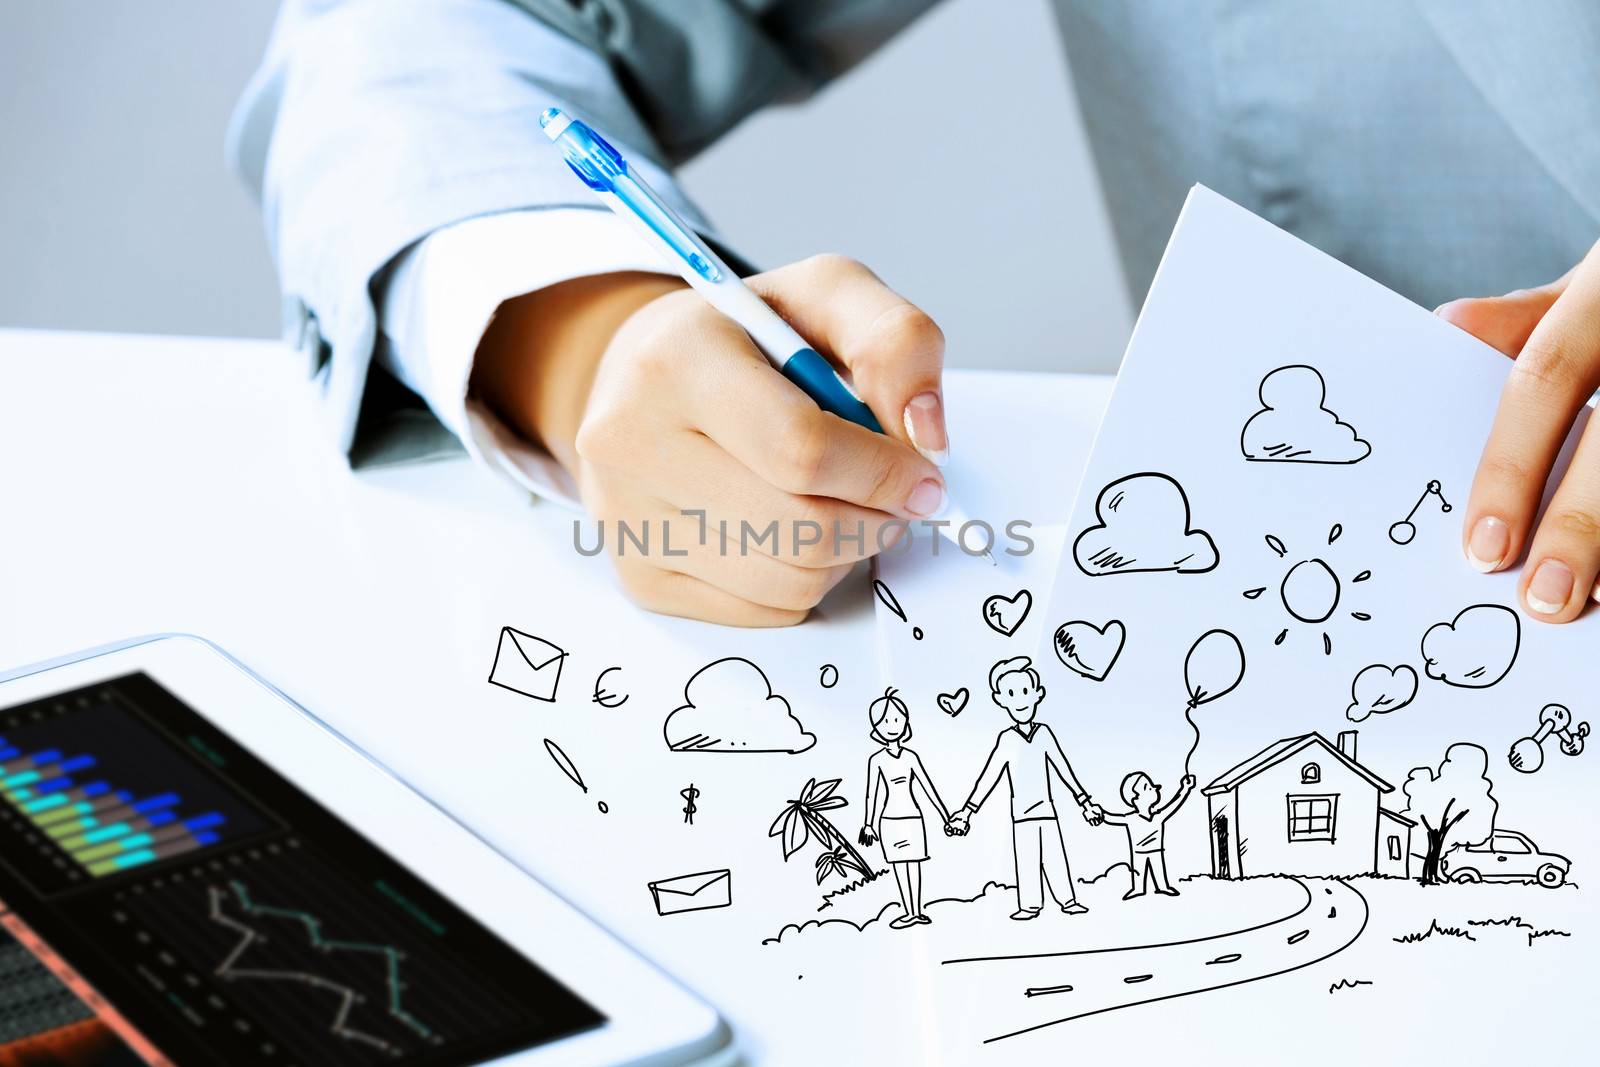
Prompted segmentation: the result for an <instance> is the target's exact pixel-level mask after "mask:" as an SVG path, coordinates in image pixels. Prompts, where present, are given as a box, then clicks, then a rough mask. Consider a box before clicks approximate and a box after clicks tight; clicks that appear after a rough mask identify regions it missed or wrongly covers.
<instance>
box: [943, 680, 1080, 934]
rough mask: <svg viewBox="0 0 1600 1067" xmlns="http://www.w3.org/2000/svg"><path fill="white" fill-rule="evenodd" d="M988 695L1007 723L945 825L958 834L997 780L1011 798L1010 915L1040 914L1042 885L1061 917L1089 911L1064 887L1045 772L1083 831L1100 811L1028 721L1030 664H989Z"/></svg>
mask: <svg viewBox="0 0 1600 1067" xmlns="http://www.w3.org/2000/svg"><path fill="white" fill-rule="evenodd" d="M989 698H990V699H991V700H993V701H994V702H995V703H996V704H998V705H999V706H1000V707H1002V708H1004V709H1005V710H1006V713H1007V714H1009V715H1010V716H1011V723H1012V725H1010V726H1008V727H1006V728H1005V729H1004V730H1002V731H1000V735H999V736H998V737H997V738H995V742H994V750H993V751H992V752H990V753H989V759H988V761H987V762H986V763H985V764H984V765H983V771H982V772H981V773H980V774H979V775H978V781H977V784H975V785H974V786H973V787H972V795H971V796H969V797H968V798H967V802H966V804H965V805H963V807H962V808H961V810H960V811H958V812H957V813H956V814H955V815H954V816H952V818H951V823H952V826H953V827H954V828H955V831H956V832H957V833H963V834H964V833H966V832H967V827H968V825H969V822H970V820H971V818H972V815H973V813H974V812H976V811H977V810H978V808H979V807H980V806H982V804H983V802H984V801H985V800H987V799H988V798H989V794H990V793H992V792H994V787H995V786H996V785H998V784H999V783H1000V779H1001V777H1002V776H1003V777H1004V778H1005V779H1006V781H1007V783H1008V789H1009V792H1010V793H1011V841H1012V851H1013V853H1014V855H1015V858H1016V864H1017V868H1016V870H1017V910H1016V911H1015V912H1013V913H1012V915H1011V917H1012V918H1013V919H1018V920H1026V919H1032V918H1034V917H1035V916H1036V915H1038V914H1039V912H1040V911H1042V910H1043V909H1044V890H1045V888H1046V885H1048V887H1049V890H1050V895H1051V896H1052V897H1053V898H1054V899H1055V901H1056V903H1058V904H1060V905H1061V910H1062V911H1063V912H1064V913H1066V914H1067V915H1082V914H1083V913H1084V912H1086V911H1088V910H1089V909H1088V908H1086V907H1084V906H1083V905H1082V904H1080V903H1078V899H1077V894H1076V892H1074V890H1073V888H1072V871H1071V869H1070V868H1069V867H1068V866H1067V848H1066V845H1065V844H1064V843H1063V842H1062V839H1061V826H1060V824H1059V823H1057V822H1056V808H1055V801H1054V798H1053V796H1052V793H1051V784H1050V770H1051V768H1052V767H1053V768H1055V773H1056V775H1057V776H1058V777H1059V778H1060V779H1061V781H1063V782H1065V783H1066V785H1067V788H1068V789H1070V790H1071V791H1072V796H1073V799H1074V800H1076V801H1077V802H1078V807H1079V808H1080V809H1081V810H1082V812H1083V817H1084V819H1085V820H1087V821H1088V822H1089V824H1090V825H1091V826H1097V825H1099V823H1100V820H1101V818H1102V816H1103V814H1104V813H1103V812H1102V811H1101V810H1100V807H1099V805H1097V804H1095V803H1094V802H1093V801H1091V800H1090V799H1089V794H1088V793H1087V792H1085V791H1084V788H1083V786H1082V785H1080V784H1079V783H1078V777H1077V775H1075V774H1074V773H1073V772H1072V765H1071V764H1070V763H1068V762H1067V754H1066V753H1065V752H1063V751H1062V750H1061V744H1060V742H1058V741H1057V740H1056V735H1055V734H1054V733H1052V732H1051V730H1050V727H1048V726H1046V725H1045V724H1044V723H1042V722H1036V721H1034V716H1035V715H1036V714H1037V713H1038V710H1039V702H1040V701H1042V700H1043V699H1044V686H1043V685H1041V684H1040V682H1039V672H1038V671H1036V670H1034V667H1033V661H1032V660H1030V659H1028V657H1027V656H1017V657H1015V658H1013V659H1006V660H1001V661H1000V662H999V663H996V664H995V665H994V666H993V667H992V668H991V669H990V671H989Z"/></svg>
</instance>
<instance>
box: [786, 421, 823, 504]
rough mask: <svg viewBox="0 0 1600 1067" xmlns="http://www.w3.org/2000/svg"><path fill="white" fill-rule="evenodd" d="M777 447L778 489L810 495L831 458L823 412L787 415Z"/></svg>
mask: <svg viewBox="0 0 1600 1067" xmlns="http://www.w3.org/2000/svg"><path fill="white" fill-rule="evenodd" d="M777 443H778V453H777V456H776V460H777V475H778V478H779V479H780V484H779V488H781V489H786V490H788V491H789V492H791V493H805V492H808V491H809V490H810V489H811V488H812V487H813V486H815V485H816V484H817V482H818V480H819V478H820V477H821V475H822V467H823V464H824V463H825V462H827V456H828V424H827V423H826V421H824V417H823V415H822V411H821V409H818V410H817V411H815V412H811V411H800V410H797V411H795V412H792V413H791V414H790V415H788V416H787V417H786V418H785V419H784V420H783V423H782V425H781V427H780V428H779V431H778V442H777Z"/></svg>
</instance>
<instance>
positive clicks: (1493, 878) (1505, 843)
mask: <svg viewBox="0 0 1600 1067" xmlns="http://www.w3.org/2000/svg"><path fill="white" fill-rule="evenodd" d="M1439 866H1440V869H1441V871H1442V873H1443V874H1444V876H1445V878H1447V879H1449V880H1450V881H1452V882H1528V883H1530V884H1537V885H1542V886H1544V887H1545V888H1546V889H1559V888H1560V887H1561V886H1562V885H1564V884H1565V883H1566V880H1567V872H1568V871H1570V870H1571V869H1572V861H1571V860H1569V859H1567V857H1565V856H1561V855H1558V854H1556V853H1554V852H1542V851H1540V849H1539V846H1538V845H1536V844H1534V843H1533V840H1532V839H1531V838H1530V837H1528V835H1527V834H1521V833H1518V832H1517V831H1515V830H1496V831H1495V832H1494V833H1493V834H1491V835H1490V836H1489V839H1488V840H1487V841H1484V842H1482V843H1481V844H1477V845H1457V846H1456V847H1454V848H1452V849H1450V850H1449V851H1448V852H1446V853H1445V854H1444V855H1443V856H1441V857H1440V859H1439Z"/></svg>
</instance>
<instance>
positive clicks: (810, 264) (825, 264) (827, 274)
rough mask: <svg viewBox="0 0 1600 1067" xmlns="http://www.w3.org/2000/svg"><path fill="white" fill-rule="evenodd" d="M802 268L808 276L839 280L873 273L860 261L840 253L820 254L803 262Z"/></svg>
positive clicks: (801, 263) (801, 262)
mask: <svg viewBox="0 0 1600 1067" xmlns="http://www.w3.org/2000/svg"><path fill="white" fill-rule="evenodd" d="M800 266H801V267H803V268H804V269H805V271H806V273H807V274H810V275H812V276H814V277H817V278H828V279H838V278H847V277H850V276H851V275H857V274H870V273H871V272H870V271H868V270H867V268H866V265H865V264H863V263H862V262H861V261H860V260H857V259H851V258H850V257H849V256H845V255H840V254H839V253H838V252H819V253H817V254H816V255H814V256H809V257H807V258H806V259H803V260H801V261H800Z"/></svg>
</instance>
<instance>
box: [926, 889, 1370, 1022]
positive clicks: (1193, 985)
mask: <svg viewBox="0 0 1600 1067" xmlns="http://www.w3.org/2000/svg"><path fill="white" fill-rule="evenodd" d="M1292 881H1293V882H1295V883H1296V884H1297V885H1298V886H1299V887H1300V889H1301V890H1303V891H1304V893H1305V903H1304V904H1303V906H1301V907H1300V908H1298V909H1297V910H1295V911H1293V912H1291V913H1289V914H1288V915H1284V916H1281V917H1279V918H1274V919H1270V920H1267V921H1264V922H1261V923H1258V924H1256V925H1254V926H1250V927H1246V928H1244V929H1240V930H1231V931H1226V932H1223V933H1218V934H1209V935H1205V936H1201V937H1195V938H1186V939H1184V940H1180V941H1164V942H1159V943H1155V944H1148V945H1131V946H1125V947H1120V948H1104V949H1086V950H1079V951H1073V952H1056V953H1036V954H1030V955H1026V956H1001V957H975V958H968V959H956V960H945V961H944V963H945V965H946V966H947V967H948V968H950V971H951V972H953V973H954V974H957V975H959V977H960V979H962V980H964V981H966V982H978V983H981V984H982V987H983V988H982V990H981V991H977V992H975V993H974V991H972V990H969V991H968V992H969V993H974V995H973V996H972V1002H973V1003H974V1004H975V1005H976V1004H982V1005H983V1006H984V1009H985V1010H986V1011H988V1012H989V1014H991V1015H992V1016H993V1022H992V1023H991V1024H989V1025H988V1026H987V1027H986V1029H989V1030H992V1034H991V1036H989V1037H986V1038H985V1039H984V1042H985V1044H988V1043H991V1042H995V1041H1004V1040H1006V1039H1008V1038H1014V1037H1020V1036H1022V1035H1023V1034H1028V1033H1033V1032H1035V1031H1038V1030H1043V1029H1045V1028H1046V1027H1051V1026H1056V1025H1058V1024H1061V1023H1068V1022H1071V1021H1073V1020H1074V1019H1083V1018H1087V1017H1088V1016H1091V1015H1102V1014H1105V1013H1106V1012H1112V1011H1120V1010H1122V1009H1124V1008H1132V1007H1136V1006H1138V1005H1140V1004H1153V1003H1156V1002H1157V1001H1163V1000H1173V999H1175V998H1177V997H1189V996H1195V995H1197V994H1200V993H1208V992H1211V991H1214V990H1218V989H1226V988H1229V987H1231V986H1237V985H1244V984H1245V983H1248V982H1259V981H1261V980H1262V979H1266V978H1274V977H1277V976H1279V975H1283V974H1288V973H1289V972H1291V971H1297V970H1299V969H1300V968H1302V967H1309V966H1311V965H1312V964H1314V963H1320V962H1322V961H1323V960H1325V959H1328V958H1329V957H1331V956H1334V955H1337V954H1338V953H1340V952H1342V951H1344V950H1345V949H1346V948H1348V947H1350V945H1352V944H1354V943H1355V941H1356V939H1357V938H1359V937H1360V936H1361V933H1362V931H1363V930H1365V929H1366V926H1367V901H1366V898H1365V897H1363V896H1362V895H1361V893H1360V892H1359V891H1358V890H1357V889H1355V887H1353V886H1351V885H1349V884H1347V883H1345V882H1341V881H1338V880H1337V879H1330V878H1294V879H1292ZM1174 904H1177V902H1176V901H1174Z"/></svg>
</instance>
